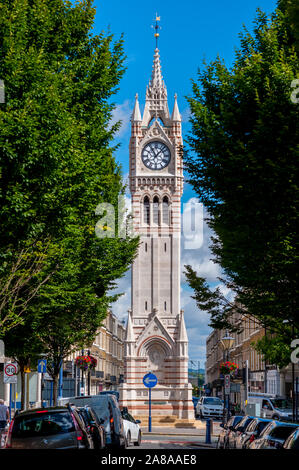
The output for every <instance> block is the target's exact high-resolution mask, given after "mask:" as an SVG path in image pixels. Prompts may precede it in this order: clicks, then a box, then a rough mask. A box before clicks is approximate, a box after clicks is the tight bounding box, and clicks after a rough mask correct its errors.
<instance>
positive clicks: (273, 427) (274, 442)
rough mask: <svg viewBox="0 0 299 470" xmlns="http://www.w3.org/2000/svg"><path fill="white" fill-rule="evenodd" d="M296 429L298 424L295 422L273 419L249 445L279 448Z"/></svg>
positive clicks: (251, 446)
mask: <svg viewBox="0 0 299 470" xmlns="http://www.w3.org/2000/svg"><path fill="white" fill-rule="evenodd" d="M296 429H298V424H295V423H283V422H282V421H271V422H270V423H269V424H268V426H266V427H265V428H264V430H263V431H262V432H261V434H260V437H259V438H258V439H255V440H254V441H253V442H252V443H251V444H250V445H249V449H279V448H281V447H282V446H283V444H284V443H285V441H286V440H287V438H288V437H289V436H290V435H291V434H292V432H293V431H295V430H296Z"/></svg>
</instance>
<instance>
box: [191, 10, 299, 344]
mask: <svg viewBox="0 0 299 470" xmlns="http://www.w3.org/2000/svg"><path fill="white" fill-rule="evenodd" d="M296 8H297V7H295V2H291V1H280V2H278V6H277V9H276V10H275V12H274V13H273V14H272V16H271V19H270V20H269V19H268V18H267V17H266V15H265V14H264V13H262V12H261V11H259V10H258V11H257V18H256V20H255V25H254V28H253V33H252V34H250V33H249V32H248V31H247V30H246V29H245V30H244V31H243V33H242V34H241V35H240V40H241V45H240V49H239V50H237V51H236V56H235V61H234V63H233V66H232V67H231V68H230V69H229V68H228V67H226V66H225V64H224V62H223V60H221V59H220V58H219V57H218V58H217V59H216V60H215V61H213V62H212V63H210V64H207V65H205V66H204V67H203V69H202V70H200V71H199V72H198V80H197V81H194V82H193V96H192V97H190V99H189V103H190V107H191V112H192V118H191V123H192V133H191V135H190V138H189V144H190V147H191V149H192V150H193V151H194V153H191V152H190V153H189V154H187V155H186V158H185V164H186V167H187V169H188V172H189V175H190V183H191V184H192V186H193V188H194V190H195V192H196V193H197V194H198V196H199V198H200V200H201V201H202V202H203V203H204V204H205V206H206V207H207V209H208V212H209V219H208V223H209V226H210V227H211V228H212V229H213V230H214V232H215V237H214V239H213V242H212V247H211V248H212V252H213V254H214V260H215V261H216V262H217V263H219V264H220V265H221V267H222V269H223V272H224V277H225V281H224V282H226V284H227V286H228V287H230V288H231V289H232V291H233V292H234V294H235V298H234V300H235V301H234V303H233V304H231V303H230V302H228V301H227V300H225V299H224V298H223V296H222V295H221V294H220V292H214V293H213V292H212V291H211V290H210V289H209V288H208V286H207V285H206V284H205V280H204V279H202V278H198V277H197V275H196V273H194V272H192V269H189V272H188V274H189V281H190V282H191V284H193V287H194V288H195V297H197V300H198V302H199V304H201V307H202V308H204V309H206V310H208V311H210V312H211V325H212V326H215V327H216V328H221V327H226V325H227V324H228V323H229V319H230V316H231V314H232V313H233V312H234V311H236V310H239V311H240V312H241V313H242V312H243V313H247V314H248V313H249V314H251V315H253V316H254V317H256V318H257V319H258V320H260V322H261V324H263V325H264V326H267V327H268V328H269V330H271V331H272V332H275V333H276V334H277V335H282V337H283V338H284V342H285V343H289V342H290V332H291V326H290V325H285V324H283V323H282V322H283V320H285V319H288V320H289V321H290V324H291V325H293V326H294V331H295V332H296V330H298V328H299V323H298V315H297V310H298V305H297V304H298V294H297V292H298V270H297V261H298V248H297V247H298V245H297V241H296V238H297V237H296V226H297V223H298V220H297V219H298V217H297V212H298V188H297V181H298V164H297V157H298V122H299V119H298V117H299V116H298V111H299V107H298V104H297V103H295V102H293V101H294V100H291V93H292V88H291V83H292V82H293V80H294V79H296V78H297V77H298V53H297V52H296V47H295V33H294V31H295V28H294V25H295V20H294V15H291V17H290V11H292V12H294V9H296ZM297 11H298V9H297ZM290 18H291V19H290ZM295 334H296V333H295Z"/></svg>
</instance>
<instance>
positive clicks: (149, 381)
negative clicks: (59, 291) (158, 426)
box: [143, 372, 158, 432]
mask: <svg viewBox="0 0 299 470" xmlns="http://www.w3.org/2000/svg"><path fill="white" fill-rule="evenodd" d="M143 383H144V385H145V386H146V387H147V388H148V389H149V390H148V393H149V397H148V398H149V400H148V432H152V388H153V387H155V386H156V385H157V383H158V379H157V377H156V376H155V375H154V374H152V373H151V372H149V373H148V374H145V376H144V377H143Z"/></svg>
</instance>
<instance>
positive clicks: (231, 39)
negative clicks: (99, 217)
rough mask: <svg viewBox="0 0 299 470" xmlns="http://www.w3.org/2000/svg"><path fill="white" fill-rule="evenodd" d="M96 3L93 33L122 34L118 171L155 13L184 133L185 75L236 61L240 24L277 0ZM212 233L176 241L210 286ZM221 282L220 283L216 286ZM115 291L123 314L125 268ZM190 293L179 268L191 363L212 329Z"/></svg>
mask: <svg viewBox="0 0 299 470" xmlns="http://www.w3.org/2000/svg"><path fill="white" fill-rule="evenodd" d="M94 5H95V6H96V8H97V13H96V21H95V26H94V33H95V34H96V33H99V32H100V31H102V30H104V31H105V32H107V31H109V30H110V32H111V33H112V34H114V36H115V38H118V37H119V36H120V35H121V34H122V33H124V41H125V53H126V56H127V59H126V67H127V71H126V74H125V76H124V78H123V79H122V81H121V83H120V90H119V92H118V94H117V95H116V96H115V97H114V102H115V104H116V105H117V107H116V110H115V113H114V120H118V119H121V120H122V122H123V125H122V127H121V129H120V131H119V133H118V135H117V136H116V142H118V143H120V144H121V146H120V148H119V149H118V150H117V152H116V159H117V161H118V162H120V163H121V165H122V168H123V174H124V175H126V174H127V173H128V169H129V153H128V146H129V138H130V125H129V124H130V122H129V119H130V115H131V112H132V108H133V105H134V97H135V94H136V93H138V95H139V102H140V105H141V112H142V111H143V106H144V101H145V88H146V85H147V84H148V82H149V79H150V76H151V70H152V63H153V54H154V49H155V40H154V30H153V29H152V28H151V25H152V24H154V18H155V14H156V12H157V13H158V15H159V16H160V18H161V22H160V25H161V28H162V29H161V31H160V38H159V46H158V47H159V49H160V58H161V65H162V74H163V78H164V81H165V84H166V87H167V91H168V103H169V108H170V111H171V110H172V106H173V97H174V93H177V94H178V104H179V109H180V112H181V114H182V118H183V135H185V136H186V135H187V133H188V132H189V131H190V126H189V124H188V103H187V100H186V96H188V95H189V96H190V94H191V79H192V78H193V79H195V78H196V75H197V70H198V68H199V67H201V66H202V63H203V60H206V61H207V62H209V61H211V60H213V59H215V57H216V56H217V55H219V56H220V57H221V58H223V59H224V61H225V63H226V65H227V66H230V65H231V64H232V62H233V60H234V52H235V49H236V48H237V47H238V45H239V37H238V35H239V33H240V31H241V30H242V26H243V25H244V24H245V25H246V27H247V28H248V29H252V25H253V20H254V17H255V12H256V9H257V8H260V9H261V10H263V11H264V12H266V13H267V14H270V13H271V12H272V11H273V10H274V9H275V6H276V2H275V1H272V0H247V1H240V0H231V1H226V2H224V1H223V0H214V1H213V2H206V1H196V0H185V1H184V2H179V1H177V0H172V1H170V0H163V1H152V0H149V1H147V2H140V1H137V0H130V1H129V2H124V1H121V0H111V1H101V0H95V1H94ZM194 197H195V194H194V193H193V191H192V189H191V187H190V186H188V184H185V187H184V195H183V199H182V202H187V201H188V200H190V199H191V198H194ZM210 236H211V232H210V229H209V228H208V227H207V226H206V224H204V237H203V245H202V247H201V248H200V249H197V250H185V249H184V246H183V245H182V260H181V262H182V265H184V264H192V266H193V267H194V268H196V269H197V271H198V272H199V273H200V275H202V276H205V277H206V278H207V280H208V282H209V283H210V284H211V285H220V283H219V281H218V280H217V277H218V276H219V275H220V274H221V272H220V270H219V267H218V266H217V265H215V264H214V263H213V262H212V261H211V253H210V250H209V243H210V242H209V240H210ZM220 287H221V286H220ZM119 291H120V292H124V293H125V295H124V296H122V297H121V298H120V299H119V301H118V302H117V303H116V304H114V305H113V307H112V310H113V312H114V313H116V315H117V316H119V317H120V318H125V317H126V315H127V309H128V308H129V305H130V274H129V273H128V274H127V275H126V276H125V277H124V278H122V279H121V280H120V282H119ZM191 295H192V292H191V291H190V289H189V288H188V286H187V285H186V283H185V279H184V276H183V273H182V289H181V300H182V302H181V303H182V308H184V310H185V320H186V326H187V331H188V336H189V356H190V359H192V360H193V361H200V364H201V367H203V365H204V361H205V340H206V337H207V335H208V334H209V332H210V331H211V330H210V328H209V326H208V322H209V317H208V315H207V314H205V313H203V312H200V311H199V310H198V309H197V308H196V305H195V302H194V301H193V300H192V298H191Z"/></svg>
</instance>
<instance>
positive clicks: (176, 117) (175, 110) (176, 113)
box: [171, 93, 182, 122]
mask: <svg viewBox="0 0 299 470" xmlns="http://www.w3.org/2000/svg"><path fill="white" fill-rule="evenodd" d="M177 97H178V95H177V94H176V93H175V95H174V105H173V111H172V115H171V120H172V121H177V122H180V121H181V120H182V119H181V115H180V112H179V107H178V102H177Z"/></svg>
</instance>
